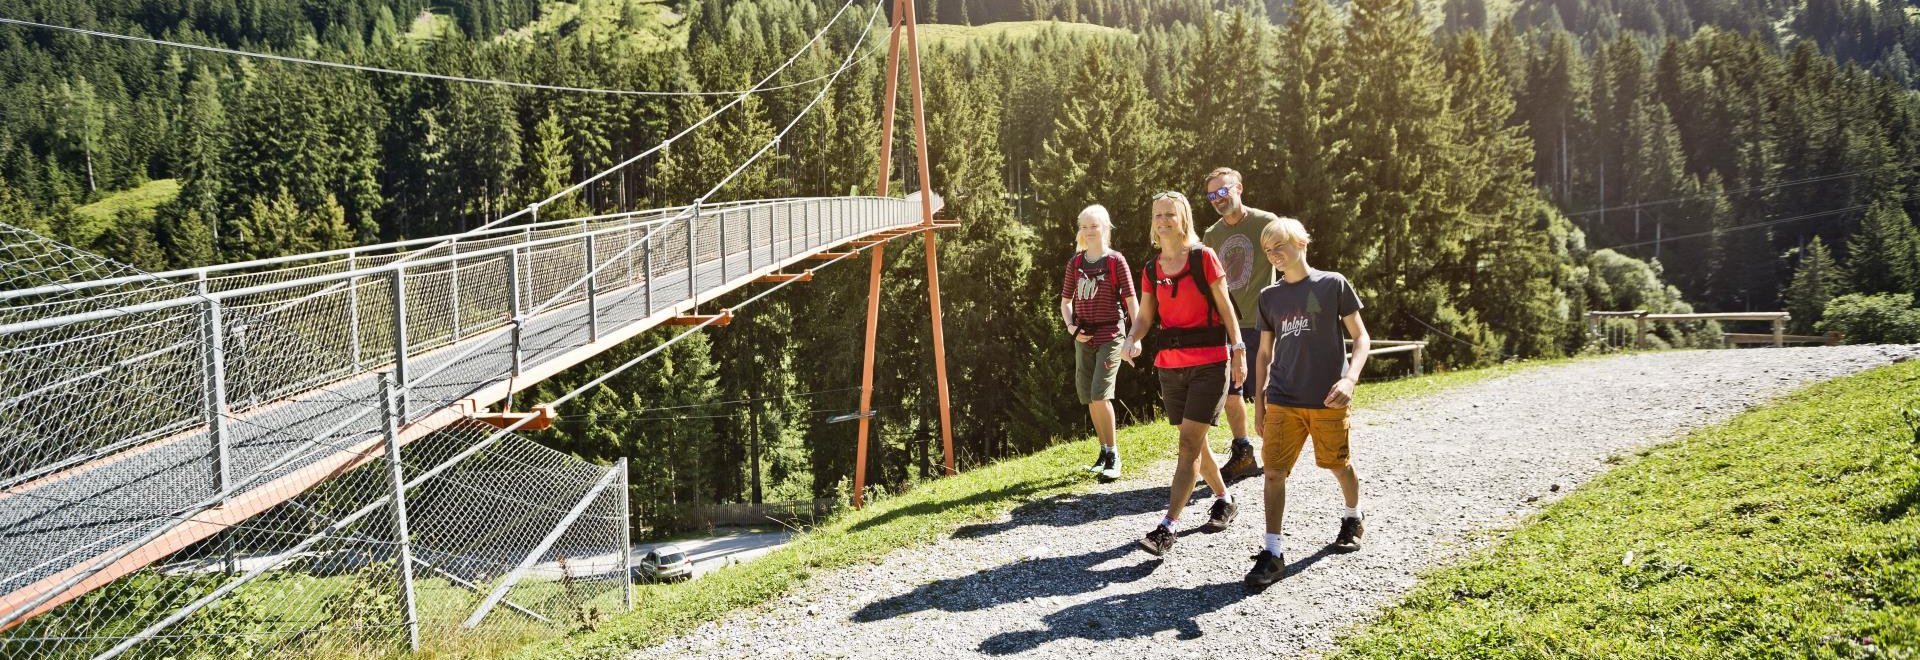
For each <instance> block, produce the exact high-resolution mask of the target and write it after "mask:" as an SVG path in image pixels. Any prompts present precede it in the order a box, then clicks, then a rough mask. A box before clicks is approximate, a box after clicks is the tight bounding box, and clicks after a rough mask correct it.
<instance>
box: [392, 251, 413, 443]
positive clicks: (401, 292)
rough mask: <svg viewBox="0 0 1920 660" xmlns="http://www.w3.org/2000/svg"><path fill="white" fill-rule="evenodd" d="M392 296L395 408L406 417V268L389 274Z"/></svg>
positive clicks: (400, 268) (402, 416)
mask: <svg viewBox="0 0 1920 660" xmlns="http://www.w3.org/2000/svg"><path fill="white" fill-rule="evenodd" d="M389 278H390V281H391V285H390V287H391V290H392V296H393V382H394V385H395V387H396V391H395V398H394V401H395V404H394V405H395V408H396V409H398V410H399V411H400V412H399V414H400V418H401V419H403V420H404V419H406V418H407V386H408V382H407V269H406V267H405V266H402V267H399V268H395V269H393V273H392V275H390V276H389Z"/></svg>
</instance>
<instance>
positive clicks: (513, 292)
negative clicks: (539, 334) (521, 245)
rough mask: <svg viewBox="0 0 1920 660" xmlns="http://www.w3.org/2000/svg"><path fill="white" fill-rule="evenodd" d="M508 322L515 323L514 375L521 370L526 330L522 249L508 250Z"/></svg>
mask: <svg viewBox="0 0 1920 660" xmlns="http://www.w3.org/2000/svg"><path fill="white" fill-rule="evenodd" d="M507 322H508V323H511V324H513V340H512V343H513V375H514V377H516V378H518V377H519V376H520V370H521V367H522V365H521V355H522V353H521V351H520V345H521V344H520V340H521V337H522V335H523V334H524V333H525V332H526V329H527V328H526V325H527V323H526V319H523V318H520V250H519V249H518V248H515V249H512V250H507Z"/></svg>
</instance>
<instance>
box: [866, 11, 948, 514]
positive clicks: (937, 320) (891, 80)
mask: <svg viewBox="0 0 1920 660" xmlns="http://www.w3.org/2000/svg"><path fill="white" fill-rule="evenodd" d="M892 19H893V20H892V24H893V27H892V37H891V41H889V43H888V45H887V92H886V106H885V107H884V109H883V110H882V111H881V117H880V167H879V174H878V176H877V177H876V178H877V179H878V181H877V183H876V187H877V188H878V189H879V191H880V192H879V195H880V196H881V197H886V196H887V184H888V178H887V170H888V168H889V167H890V165H891V161H892V155H893V108H894V104H895V98H896V93H897V89H898V84H899V80H900V35H901V32H902V28H903V27H904V28H905V33H906V36H907V61H908V63H909V65H910V66H911V67H912V74H913V90H912V95H913V142H914V151H915V152H916V153H917V155H918V157H919V160H920V216H921V222H922V224H923V225H924V226H925V227H926V228H927V229H928V230H929V231H925V232H922V233H924V234H926V246H927V304H928V306H929V307H930V309H931V312H930V313H931V314H932V317H933V319H932V320H933V369H934V379H935V381H936V383H935V387H936V390H937V392H938V393H939V397H940V448H941V453H942V459H943V461H944V463H943V465H944V466H945V469H946V473H947V474H953V473H954V469H953V415H952V411H951V409H950V408H949V407H948V405H947V402H948V398H947V345H946V332H945V328H944V327H943V326H944V325H945V324H944V323H943V322H942V321H941V317H940V258H939V248H938V244H937V241H938V239H937V238H936V237H935V236H936V235H935V232H933V231H931V229H933V228H934V222H933V176H932V172H931V171H930V170H929V168H928V167H927V112H926V105H925V103H924V101H923V100H922V95H921V87H920V41H919V36H918V34H917V31H916V30H915V29H914V26H915V24H916V23H918V21H917V20H916V18H915V16H914V13H913V0H894V3H893V12H892ZM885 250H886V245H884V244H881V245H875V246H873V264H872V270H871V271H870V272H869V275H868V276H867V344H866V351H865V353H864V356H863V362H862V363H861V366H860V440H859V444H858V445H856V446H855V449H854V458H853V506H854V508H859V507H861V506H862V505H863V504H864V503H865V501H864V497H865V491H866V485H867V435H868V433H869V431H870V430H871V428H872V422H873V348H874V339H875V337H877V336H878V334H879V331H880V266H881V261H882V260H881V257H882V256H883V255H884V254H885Z"/></svg>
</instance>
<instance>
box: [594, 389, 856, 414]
mask: <svg viewBox="0 0 1920 660" xmlns="http://www.w3.org/2000/svg"><path fill="white" fill-rule="evenodd" d="M857 389H860V388H859V387H839V388H834V389H830V390H814V391H812V392H797V393H794V394H783V395H780V396H763V397H750V398H745V399H734V400H731V401H709V402H706V403H690V404H687V405H683V406H661V407H657V408H620V409H614V410H610V411H607V412H609V413H614V414H601V413H587V414H584V415H580V416H579V419H585V420H610V419H627V418H630V417H632V416H634V415H640V414H645V413H654V412H664V411H669V410H687V409H689V408H710V407H713V406H730V405H737V404H743V403H759V402H761V401H784V400H789V399H805V398H812V397H815V396H819V395H822V394H834V393H838V392H851V391H853V390H857ZM729 416H730V415H720V417H729ZM647 419H702V418H700V417H683V416H677V415H676V416H669V417H651V418H642V419H636V420H631V421H644V420H647Z"/></svg>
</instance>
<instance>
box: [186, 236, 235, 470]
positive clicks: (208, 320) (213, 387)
mask: <svg viewBox="0 0 1920 660" xmlns="http://www.w3.org/2000/svg"><path fill="white" fill-rule="evenodd" d="M194 287H195V289H197V290H198V291H199V292H200V294H201V295H203V296H204V295H206V293H207V273H206V271H200V272H199V273H198V274H197V275H195V278H194ZM200 318H201V328H200V331H201V337H202V338H201V341H202V342H203V343H202V344H201V346H202V350H201V356H202V361H203V365H202V366H203V367H204V370H205V374H204V380H203V381H202V385H201V387H202V390H203V392H204V394H205V395H206V396H205V397H204V399H205V403H206V407H207V408H206V417H207V436H208V440H211V441H212V442H211V443H210V444H212V445H213V469H214V474H215V475H216V476H217V478H218V479H219V482H218V484H217V485H218V487H219V492H220V493H222V495H221V498H220V502H221V504H222V505H224V504H226V500H227V496H226V493H227V492H228V491H229V490H232V488H233V461H232V457H231V456H229V455H228V450H229V442H231V440H230V439H229V438H228V433H227V415H228V412H229V411H228V409H227V350H226V332H227V330H226V323H225V319H224V318H223V314H222V308H221V305H220V300H219V299H218V298H213V297H208V298H206V304H205V307H204V311H203V312H202V313H201V316H200Z"/></svg>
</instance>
